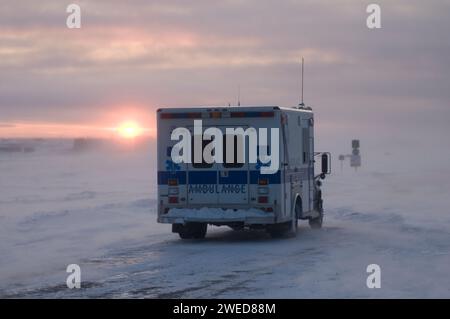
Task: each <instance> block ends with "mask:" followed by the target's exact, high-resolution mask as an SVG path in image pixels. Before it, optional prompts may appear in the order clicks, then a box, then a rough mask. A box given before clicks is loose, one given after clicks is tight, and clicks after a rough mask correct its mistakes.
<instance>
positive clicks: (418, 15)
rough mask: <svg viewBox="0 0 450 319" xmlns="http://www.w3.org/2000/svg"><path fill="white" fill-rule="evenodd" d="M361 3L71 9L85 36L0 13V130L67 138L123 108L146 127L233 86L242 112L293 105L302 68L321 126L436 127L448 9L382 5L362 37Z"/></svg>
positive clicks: (48, 14)
mask: <svg viewBox="0 0 450 319" xmlns="http://www.w3.org/2000/svg"><path fill="white" fill-rule="evenodd" d="M368 3H369V2H364V1H357V0H345V1H340V3H339V5H337V4H333V3H330V2H329V1H312V0H308V1H297V0H286V1H256V0H249V1H238V0H227V1H220V2H213V1H206V0H201V1H194V0H183V1H181V0H180V1H171V2H167V1H144V0H137V1H131V2H130V1H118V0H112V1H79V4H80V6H81V8H82V28H81V29H79V30H69V29H67V28H66V26H65V18H66V16H67V14H66V12H65V5H66V4H64V3H62V2H60V1H53V0H43V1H39V2H36V1H23V2H17V3H14V4H6V3H4V2H3V3H1V4H0V12H1V13H0V72H1V74H2V77H1V79H0V113H1V116H2V118H1V120H2V121H3V122H5V121H6V122H8V121H11V122H12V121H21V120H27V121H52V122H57V121H63V122H64V123H69V122H72V123H75V124H76V123H83V122H86V121H90V120H91V119H92V118H101V117H102V116H104V114H105V113H108V112H113V111H114V109H115V108H123V106H124V105H125V106H126V105H135V106H136V105H138V106H139V108H141V109H142V110H143V111H145V112H148V113H149V114H153V112H154V110H155V109H156V108H157V107H159V106H171V105H211V104H222V105H226V104H228V103H229V102H234V101H235V99H236V91H237V86H238V85H240V86H241V88H242V100H243V103H246V104H280V105H295V104H296V103H297V102H298V95H299V91H298V88H299V60H300V57H301V56H304V57H305V59H306V69H305V72H306V73H305V74H306V82H305V96H306V100H307V102H308V103H310V104H312V105H313V106H315V110H316V113H317V115H318V116H320V117H321V119H322V120H323V121H324V122H328V123H331V124H332V123H334V125H336V126H339V127H343V126H344V127H345V125H353V124H354V123H355V122H358V123H359V124H360V125H365V124H366V125H367V126H370V125H372V124H373V123H380V124H379V125H384V126H385V127H386V128H387V129H392V130H393V129H394V128H393V125H394V124H393V123H391V122H392V121H391V120H390V119H396V120H397V121H398V123H401V125H402V127H404V128H409V127H410V126H411V125H413V124H412V123H415V124H417V123H419V124H420V125H431V123H430V121H432V120H431V119H430V120H426V121H422V119H423V118H428V115H426V114H427V112H425V111H424V109H426V110H428V111H429V112H436V113H437V114H439V119H438V120H437V122H439V123H441V119H442V118H445V117H446V116H449V115H450V110H449V109H448V105H449V101H450V91H449V90H448V89H447V88H446V86H447V85H448V83H449V82H450V63H448V56H450V43H449V41H448V40H447V38H448V36H447V30H449V29H450V19H448V18H449V17H448V15H449V12H450V10H448V9H450V7H449V4H447V3H445V2H443V1H431V2H427V3H424V2H422V1H418V0H413V1H406V0H404V1H395V2H392V1H379V4H380V5H381V8H382V29H380V30H369V29H367V28H366V27H365V19H366V16H367V14H366V12H365V7H366V5H367V4H368ZM386 114H389V117H388V118H387V119H386V116H387V115H386ZM405 114H407V115H408V116H407V117H405ZM405 119H409V122H408V120H405ZM337 121H338V122H337ZM439 125H444V124H443V123H442V124H439Z"/></svg>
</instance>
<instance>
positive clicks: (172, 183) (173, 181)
mask: <svg viewBox="0 0 450 319" xmlns="http://www.w3.org/2000/svg"><path fill="white" fill-rule="evenodd" d="M167 184H168V185H169V186H177V185H178V179H176V178H169V179H168V180H167Z"/></svg>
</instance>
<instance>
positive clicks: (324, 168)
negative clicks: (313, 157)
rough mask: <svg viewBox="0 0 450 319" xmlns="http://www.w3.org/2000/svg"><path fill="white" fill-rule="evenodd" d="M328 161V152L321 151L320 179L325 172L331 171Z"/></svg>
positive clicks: (329, 158)
mask: <svg viewBox="0 0 450 319" xmlns="http://www.w3.org/2000/svg"><path fill="white" fill-rule="evenodd" d="M330 161H331V156H330V153H323V154H322V176H321V177H322V179H323V178H325V174H330V173H331V171H330V170H331V168H330Z"/></svg>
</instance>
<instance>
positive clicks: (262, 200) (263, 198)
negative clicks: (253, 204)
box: [258, 196, 269, 204]
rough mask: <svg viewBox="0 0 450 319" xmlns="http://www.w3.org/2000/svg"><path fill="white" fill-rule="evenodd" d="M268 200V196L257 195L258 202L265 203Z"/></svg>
mask: <svg viewBox="0 0 450 319" xmlns="http://www.w3.org/2000/svg"><path fill="white" fill-rule="evenodd" d="M268 202H269V197H267V196H259V197H258V203H260V204H267V203H268Z"/></svg>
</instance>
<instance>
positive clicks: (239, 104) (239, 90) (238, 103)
mask: <svg viewBox="0 0 450 319" xmlns="http://www.w3.org/2000/svg"><path fill="white" fill-rule="evenodd" d="M237 105H238V106H241V85H240V84H239V85H238V101H237Z"/></svg>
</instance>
